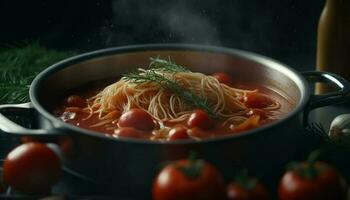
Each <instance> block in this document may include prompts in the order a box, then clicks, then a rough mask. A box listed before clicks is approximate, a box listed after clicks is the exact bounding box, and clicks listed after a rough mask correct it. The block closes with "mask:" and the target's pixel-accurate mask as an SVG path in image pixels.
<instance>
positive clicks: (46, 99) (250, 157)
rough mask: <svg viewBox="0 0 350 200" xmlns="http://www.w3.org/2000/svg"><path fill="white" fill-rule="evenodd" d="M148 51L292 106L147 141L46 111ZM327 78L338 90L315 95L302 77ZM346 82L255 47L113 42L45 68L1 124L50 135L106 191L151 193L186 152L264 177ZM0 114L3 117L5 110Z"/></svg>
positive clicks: (343, 92)
mask: <svg viewBox="0 0 350 200" xmlns="http://www.w3.org/2000/svg"><path fill="white" fill-rule="evenodd" d="M150 57H161V58H170V59H171V60H172V61H174V62H176V63H178V64H181V65H183V66H186V67H188V68H189V69H191V70H192V71H200V72H203V73H206V74H212V73H214V72H218V71H224V72H227V73H229V74H230V75H231V76H232V77H233V78H235V79H237V80H239V81H242V82H248V83H254V84H255V85H262V86H264V87H268V88H269V89H272V90H274V91H275V92H277V93H279V94H280V95H282V96H283V97H285V98H286V99H287V100H288V101H289V102H291V103H292V104H293V105H294V108H293V110H292V111H291V112H290V113H288V114H287V115H286V116H285V117H284V118H282V119H280V120H278V121H276V122H273V123H271V124H268V125H265V126H262V127H259V128H256V129H252V130H249V131H246V132H244V133H241V134H236V135H229V136H222V137H217V138H211V139H204V140H201V141H193V140H184V141H166V142H160V141H147V140H139V139H132V138H120V139H116V138H110V137H106V136H104V135H103V134H101V133H98V132H94V131H91V130H86V129H82V128H79V127H76V126H73V125H71V124H67V123H65V122H63V121H61V120H60V119H58V118H57V117H56V116H54V115H53V114H52V108H53V107H52V106H53V104H54V102H57V99H62V98H63V96H64V95H67V94H68V93H67V91H70V90H72V89H74V88H77V87H78V86H81V85H83V84H85V83H88V82H91V81H96V80H102V79H109V78H115V77H118V76H119V77H120V75H122V74H123V73H125V72H127V71H130V70H133V69H136V68H138V67H140V66H148V63H149V58H150ZM314 82H328V83H329V84H331V85H334V86H335V87H336V88H337V90H336V91H334V92H331V93H328V94H322V95H315V94H313V92H312V89H311V88H312V87H311V86H310V84H309V83H314ZM349 91H350V85H349V83H348V82H347V81H346V80H345V79H343V78H342V77H339V76H337V75H335V74H330V73H327V72H316V71H314V72H304V73H299V72H297V71H295V70H293V69H292V68H290V67H288V66H286V65H285V64H282V63H280V62H278V61H275V60H273V59H271V58H267V57H264V56H261V55H257V54H254V53H250V52H246V51H241V50H235V49H229V48H223V47H213V46H200V45H187V44H151V45H137V46H126V47H116V48H109V49H103V50H98V51H94V52H90V53H85V54H82V55H78V56H75V57H72V58H69V59H66V60H63V61H61V62H59V63H57V64H54V65H52V66H50V67H48V68H47V69H46V70H44V71H43V72H41V73H40V74H39V75H37V77H36V78H35V79H34V81H33V82H32V84H31V86H30V99H31V102H30V103H25V104H19V105H2V106H0V110H1V113H2V114H0V129H1V130H2V131H3V132H4V133H8V134H10V135H16V136H30V137H33V138H39V139H44V140H47V141H50V142H55V143H57V144H58V146H59V147H60V148H61V152H62V155H63V159H64V166H65V168H66V169H67V170H69V171H70V172H72V173H74V174H76V175H79V176H81V177H84V178H86V179H89V180H91V181H94V182H98V183H101V184H104V183H107V184H105V190H104V191H105V193H106V194H107V193H108V194H123V195H127V196H134V197H135V196H136V197H139V198H141V197H142V198H143V199H144V197H145V195H149V194H150V191H151V190H150V189H151V184H152V180H153V178H154V177H155V175H156V173H157V171H158V170H159V167H160V165H161V164H162V163H163V162H165V161H169V160H175V159H180V158H185V157H186V156H187V155H188V153H189V152H190V151H195V152H197V154H198V157H199V158H203V159H206V160H208V161H209V162H211V163H213V164H214V165H215V166H217V167H218V168H219V170H220V171H221V172H223V174H224V175H225V177H232V175H233V174H234V173H235V170H237V169H240V168H242V167H245V168H248V170H250V171H252V172H253V173H254V174H256V175H257V176H260V177H268V176H271V175H272V174H273V173H274V172H275V171H276V169H278V168H280V167H281V166H282V165H284V164H285V163H286V162H287V161H289V160H290V159H293V158H294V157H295V155H296V154H297V153H298V152H300V150H301V149H303V145H305V143H303V141H302V140H303V128H304V126H305V125H306V124H307V118H308V113H309V111H310V110H312V109H314V108H318V107H322V106H327V105H331V104H336V103H341V102H343V101H345V100H346V99H347V97H346V96H347V95H348V94H349ZM27 111H29V112H30V115H31V118H32V119H36V120H35V121H36V123H34V122H33V123H32V124H31V126H32V127H31V128H28V127H27V128H25V127H22V126H20V125H18V124H16V123H14V122H13V121H11V120H9V118H8V116H9V115H15V116H17V117H20V118H21V117H22V118H23V117H27V116H28V115H27V113H28V112H27ZM6 116H7V117H6Z"/></svg>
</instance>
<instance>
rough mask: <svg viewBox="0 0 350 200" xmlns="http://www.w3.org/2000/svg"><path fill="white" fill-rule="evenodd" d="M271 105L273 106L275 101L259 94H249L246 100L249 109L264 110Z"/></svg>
mask: <svg viewBox="0 0 350 200" xmlns="http://www.w3.org/2000/svg"><path fill="white" fill-rule="evenodd" d="M271 104H273V100H272V99H271V98H270V97H269V96H267V95H265V94H262V93H259V92H253V93H249V94H247V96H246V99H245V105H246V106H247V107H248V108H264V107H267V106H269V105H271Z"/></svg>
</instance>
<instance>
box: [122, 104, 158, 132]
mask: <svg viewBox="0 0 350 200" xmlns="http://www.w3.org/2000/svg"><path fill="white" fill-rule="evenodd" d="M118 125H119V127H134V128H136V129H139V130H142V131H151V130H153V129H154V128H155V123H154V120H153V118H152V116H151V115H150V114H149V113H148V112H146V111H144V110H142V109H137V108H134V109H131V110H129V111H127V112H126V113H124V114H122V115H121V116H120V118H119V121H118Z"/></svg>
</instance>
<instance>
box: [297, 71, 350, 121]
mask: <svg viewBox="0 0 350 200" xmlns="http://www.w3.org/2000/svg"><path fill="white" fill-rule="evenodd" d="M302 75H303V76H304V77H305V78H306V79H307V80H308V81H310V82H313V83H317V82H323V83H328V84H330V85H332V86H335V87H336V88H338V90H336V91H333V92H329V93H325V94H312V95H311V96H310V100H309V103H308V105H307V106H306V109H305V112H304V113H305V117H304V119H305V120H306V121H305V122H307V116H308V114H309V112H310V111H311V110H313V109H315V108H319V107H324V106H329V105H335V104H339V103H345V102H346V101H348V100H350V82H349V81H347V80H346V79H345V78H343V77H341V76H339V75H337V74H333V73H330V72H324V71H306V72H302ZM304 124H306V123H304Z"/></svg>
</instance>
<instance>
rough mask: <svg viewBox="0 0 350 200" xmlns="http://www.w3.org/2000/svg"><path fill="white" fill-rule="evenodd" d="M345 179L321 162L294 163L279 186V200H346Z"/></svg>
mask: <svg viewBox="0 0 350 200" xmlns="http://www.w3.org/2000/svg"><path fill="white" fill-rule="evenodd" d="M346 189H347V188H346V183H345V180H344V178H343V177H342V176H341V175H340V174H339V172H338V171H337V170H336V169H335V168H333V167H332V166H330V165H328V164H326V163H324V162H321V161H316V162H310V159H308V161H306V162H300V163H293V165H292V166H291V167H290V169H289V170H288V171H287V172H285V174H284V175H283V177H282V179H281V181H280V184H279V190H278V194H279V200H333V199H337V200H346V196H347V191H346Z"/></svg>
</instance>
